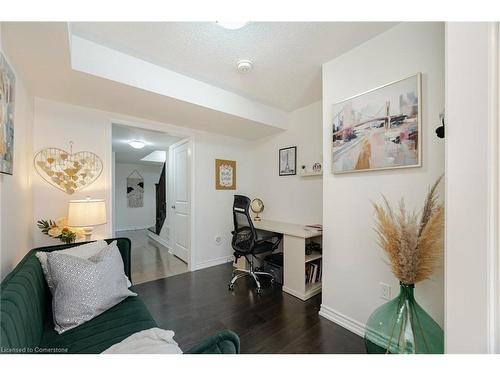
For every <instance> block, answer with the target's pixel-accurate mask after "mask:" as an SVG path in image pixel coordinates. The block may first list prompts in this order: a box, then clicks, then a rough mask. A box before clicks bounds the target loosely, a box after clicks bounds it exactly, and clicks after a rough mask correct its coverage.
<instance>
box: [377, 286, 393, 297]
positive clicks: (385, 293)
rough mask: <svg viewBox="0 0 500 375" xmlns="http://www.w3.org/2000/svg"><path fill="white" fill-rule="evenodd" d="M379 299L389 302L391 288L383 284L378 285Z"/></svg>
mask: <svg viewBox="0 0 500 375" xmlns="http://www.w3.org/2000/svg"><path fill="white" fill-rule="evenodd" d="M379 285H380V298H382V299H385V300H387V301H389V300H390V299H391V286H390V285H387V284H385V283H380V284H379Z"/></svg>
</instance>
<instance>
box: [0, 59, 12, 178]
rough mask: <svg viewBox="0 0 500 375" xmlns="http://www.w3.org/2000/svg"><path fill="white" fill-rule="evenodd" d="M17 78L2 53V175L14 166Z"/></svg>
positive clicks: (0, 161) (0, 66)
mask: <svg viewBox="0 0 500 375" xmlns="http://www.w3.org/2000/svg"><path fill="white" fill-rule="evenodd" d="M15 87H16V77H15V76H14V73H13V72H12V69H11V68H10V66H9V64H7V61H6V60H5V58H4V56H3V54H2V53H0V173H5V174H12V172H13V166H14V89H15Z"/></svg>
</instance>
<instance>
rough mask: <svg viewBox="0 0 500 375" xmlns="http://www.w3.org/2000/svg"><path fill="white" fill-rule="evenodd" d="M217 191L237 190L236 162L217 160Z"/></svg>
mask: <svg viewBox="0 0 500 375" xmlns="http://www.w3.org/2000/svg"><path fill="white" fill-rule="evenodd" d="M215 189H216V190H236V161H234V160H222V159H215Z"/></svg>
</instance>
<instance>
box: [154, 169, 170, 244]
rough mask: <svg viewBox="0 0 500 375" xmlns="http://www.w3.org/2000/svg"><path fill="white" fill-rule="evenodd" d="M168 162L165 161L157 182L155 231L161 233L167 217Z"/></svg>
mask: <svg viewBox="0 0 500 375" xmlns="http://www.w3.org/2000/svg"><path fill="white" fill-rule="evenodd" d="M166 165H167V164H166V163H163V169H162V171H161V175H160V179H159V180H158V183H157V184H155V187H156V225H155V233H156V234H157V235H160V232H161V228H162V227H163V223H165V218H166V217H167V193H166V190H167V186H166V183H167V179H166V176H165V173H166Z"/></svg>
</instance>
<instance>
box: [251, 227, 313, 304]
mask: <svg viewBox="0 0 500 375" xmlns="http://www.w3.org/2000/svg"><path fill="white" fill-rule="evenodd" d="M253 225H254V226H255V228H257V229H262V230H267V231H270V232H276V233H282V234H283V291H284V292H286V293H289V294H291V295H293V296H295V297H297V298H300V299H301V300H304V301H305V300H306V299H309V298H311V297H312V296H314V295H316V294H318V293H320V292H321V282H318V283H312V284H306V283H305V264H306V263H307V262H310V261H312V260H315V259H319V258H321V254H314V253H313V254H311V255H306V250H305V248H306V239H310V238H314V237H317V238H319V237H321V235H322V232H321V231H319V230H317V229H314V228H308V227H306V226H305V225H300V224H291V223H284V222H280V221H272V220H262V221H253Z"/></svg>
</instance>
